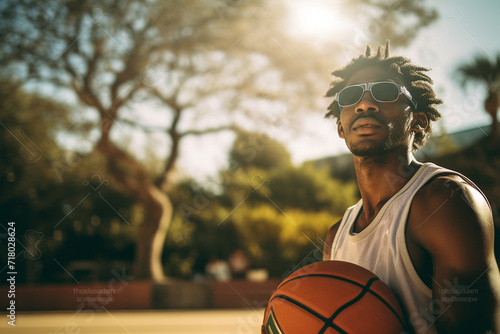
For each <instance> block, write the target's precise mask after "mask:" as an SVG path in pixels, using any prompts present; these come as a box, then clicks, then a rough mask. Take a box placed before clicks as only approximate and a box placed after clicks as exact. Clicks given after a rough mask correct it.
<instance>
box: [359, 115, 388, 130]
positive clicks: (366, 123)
mask: <svg viewBox="0 0 500 334" xmlns="http://www.w3.org/2000/svg"><path fill="white" fill-rule="evenodd" d="M380 127H382V124H381V123H380V122H379V121H377V120H376V119H374V118H371V117H363V118H359V119H357V120H356V121H355V122H354V124H353V125H352V129H353V130H354V131H356V130H364V129H366V130H368V129H371V130H375V129H378V128H380Z"/></svg>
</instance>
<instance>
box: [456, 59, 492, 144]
mask: <svg viewBox="0 0 500 334" xmlns="http://www.w3.org/2000/svg"><path fill="white" fill-rule="evenodd" d="M456 71H457V74H458V75H459V76H460V77H461V78H462V86H466V85H470V84H472V83H473V82H474V83H479V84H480V85H483V86H485V88H486V90H487V95H486V98H485V100H484V110H486V112H487V113H488V114H489V115H490V117H491V141H492V143H495V142H496V141H497V140H498V138H499V135H500V133H499V128H498V122H499V121H498V107H499V106H500V54H498V55H497V56H496V58H495V59H491V58H489V57H486V56H484V55H477V56H475V57H474V59H472V60H471V61H470V62H468V63H464V64H462V65H460V66H458V67H457V70H456Z"/></svg>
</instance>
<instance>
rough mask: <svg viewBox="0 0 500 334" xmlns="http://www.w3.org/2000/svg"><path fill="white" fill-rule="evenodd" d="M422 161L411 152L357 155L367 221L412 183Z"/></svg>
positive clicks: (355, 164) (357, 168)
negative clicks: (373, 155)
mask: <svg viewBox="0 0 500 334" xmlns="http://www.w3.org/2000/svg"><path fill="white" fill-rule="evenodd" d="M420 165H421V164H420V163H419V162H417V161H416V160H415V159H414V157H413V155H412V154H411V153H410V152H407V153H401V152H397V151H395V152H391V153H388V154H386V155H383V156H376V157H357V156H354V166H355V169H356V177H357V180H358V186H359V190H360V193H361V197H362V198H363V213H362V214H363V215H364V217H363V218H364V219H363V220H364V221H365V222H366V224H368V223H370V222H371V221H372V220H373V218H375V216H376V215H377V214H378V212H379V211H380V209H381V208H382V206H383V205H384V204H385V203H386V202H387V201H388V200H389V199H390V198H391V197H392V196H394V195H395V194H396V193H397V192H398V191H400V190H401V189H402V188H403V187H404V186H405V185H406V184H407V183H408V181H409V180H410V179H411V178H412V176H413V175H414V174H415V173H416V172H417V170H418V168H419V167H420Z"/></svg>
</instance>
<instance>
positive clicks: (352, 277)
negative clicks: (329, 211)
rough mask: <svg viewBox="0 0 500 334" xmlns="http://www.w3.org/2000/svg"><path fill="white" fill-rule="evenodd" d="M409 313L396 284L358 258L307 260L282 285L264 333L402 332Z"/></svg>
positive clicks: (267, 314)
mask: <svg viewBox="0 0 500 334" xmlns="http://www.w3.org/2000/svg"><path fill="white" fill-rule="evenodd" d="M404 328H405V320H404V315H403V312H402V310H401V307H400V305H399V303H398V300H397V299H396V297H395V296H394V294H393V293H392V291H391V289H390V288H389V287H388V286H387V285H386V284H385V283H383V282H382V281H381V280H380V279H379V278H378V277H377V276H375V274H373V273H372V272H370V271H368V270H366V269H365V268H362V267H360V266H357V265H355V264H352V263H348V262H342V261H321V262H316V263H313V264H310V265H307V266H305V267H303V268H301V269H299V270H297V271H295V272H294V273H292V274H291V275H290V276H288V277H287V278H286V279H284V280H283V282H281V283H280V284H279V285H278V288H277V289H276V291H275V292H274V293H273V295H272V296H271V298H270V300H269V304H268V306H267V309H266V311H265V314H264V323H263V325H262V333H264V334H265V333H267V334H294V333H297V334H299V333H300V334H308V333H318V334H320V333H325V334H334V333H351V334H352V333H370V334H378V333H380V334H382V333H383V334H391V333H401V332H402V331H403V330H404Z"/></svg>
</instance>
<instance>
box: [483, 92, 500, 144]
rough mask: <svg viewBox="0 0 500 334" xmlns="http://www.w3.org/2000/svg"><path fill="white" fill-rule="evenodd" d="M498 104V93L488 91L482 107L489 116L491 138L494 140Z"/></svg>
mask: <svg viewBox="0 0 500 334" xmlns="http://www.w3.org/2000/svg"><path fill="white" fill-rule="evenodd" d="M499 104H500V101H499V98H498V94H497V93H496V92H495V91H494V90H489V91H488V97H487V98H486V100H485V101H484V109H485V110H486V112H487V113H488V114H489V115H490V116H491V140H492V141H493V142H496V141H497V139H498V137H499V133H498V130H499V129H498V116H497V114H498V106H499Z"/></svg>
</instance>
